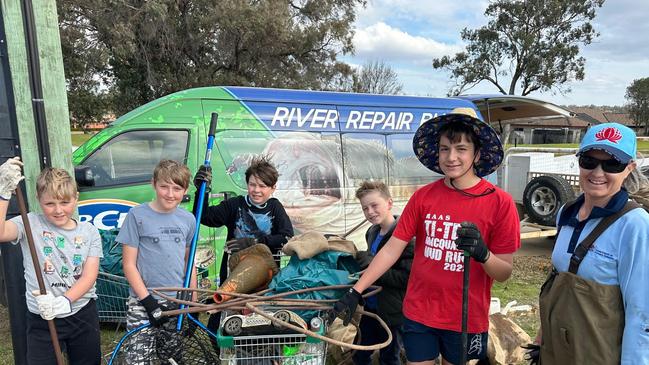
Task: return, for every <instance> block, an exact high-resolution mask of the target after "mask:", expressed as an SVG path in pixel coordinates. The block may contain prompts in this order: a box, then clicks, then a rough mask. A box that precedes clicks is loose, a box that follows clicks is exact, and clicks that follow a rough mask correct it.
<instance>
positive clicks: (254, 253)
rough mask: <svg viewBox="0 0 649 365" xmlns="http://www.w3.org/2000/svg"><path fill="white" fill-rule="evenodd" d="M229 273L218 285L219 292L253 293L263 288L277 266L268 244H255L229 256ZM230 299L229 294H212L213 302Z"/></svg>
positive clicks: (271, 277)
mask: <svg viewBox="0 0 649 365" xmlns="http://www.w3.org/2000/svg"><path fill="white" fill-rule="evenodd" d="M228 266H229V268H230V275H228V278H227V279H226V280H225V281H224V282H223V284H222V285H221V286H220V287H219V291H220V292H228V293H244V294H249V293H254V292H256V291H258V290H261V289H263V288H265V287H266V286H267V285H268V283H270V281H271V280H272V279H273V276H275V274H277V272H278V271H279V268H278V267H277V263H275V260H274V259H273V255H272V254H271V252H270V249H269V248H268V246H266V245H264V244H256V245H254V246H251V247H248V248H246V249H244V250H241V251H239V252H237V253H234V254H233V255H232V256H230V260H229V262H228ZM230 299H232V296H231V295H227V294H223V293H215V294H214V302H215V303H223V302H225V301H227V300H230Z"/></svg>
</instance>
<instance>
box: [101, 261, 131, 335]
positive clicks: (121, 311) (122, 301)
mask: <svg viewBox="0 0 649 365" xmlns="http://www.w3.org/2000/svg"><path fill="white" fill-rule="evenodd" d="M96 288H97V310H98V311H99V321H100V322H117V323H123V322H125V321H126V309H127V305H126V302H127V301H128V281H126V278H125V277H123V276H117V275H113V274H108V273H105V272H100V273H99V275H98V276H97V283H96Z"/></svg>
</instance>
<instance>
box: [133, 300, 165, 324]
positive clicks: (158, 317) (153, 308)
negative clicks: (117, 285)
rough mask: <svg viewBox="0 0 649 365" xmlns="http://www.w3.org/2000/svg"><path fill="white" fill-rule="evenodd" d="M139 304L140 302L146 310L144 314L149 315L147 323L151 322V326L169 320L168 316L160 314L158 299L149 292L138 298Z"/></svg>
mask: <svg viewBox="0 0 649 365" xmlns="http://www.w3.org/2000/svg"><path fill="white" fill-rule="evenodd" d="M140 304H142V306H143V307H144V309H145V310H146V314H147V315H148V316H149V323H151V326H153V327H160V326H162V325H163V324H164V323H165V322H167V321H168V320H169V317H165V316H163V315H162V306H160V303H158V300H157V299H156V298H154V297H153V296H152V295H151V294H149V295H148V296H146V297H145V298H144V299H142V300H140Z"/></svg>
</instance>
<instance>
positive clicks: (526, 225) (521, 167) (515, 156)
mask: <svg viewBox="0 0 649 365" xmlns="http://www.w3.org/2000/svg"><path fill="white" fill-rule="evenodd" d="M576 153H577V148H543V147H534V148H530V147H513V148H509V149H507V151H506V152H505V157H504V158H503V163H502V165H501V167H500V169H499V171H498V179H499V185H500V186H501V187H502V189H503V190H505V191H506V192H508V193H509V194H511V195H512V197H513V199H514V202H515V203H516V204H517V207H518V209H519V212H520V213H521V217H524V218H523V219H522V220H521V238H522V239H524V238H536V237H548V236H554V235H556V229H555V227H554V226H555V222H556V218H557V214H558V212H559V209H560V208H561V207H562V206H563V205H564V204H565V203H567V202H569V201H571V200H573V199H575V198H576V197H577V196H578V194H579V193H580V192H581V188H580V187H579V163H578V160H577V156H576ZM637 163H638V168H640V169H641V170H642V171H643V172H644V173H645V174H649V159H639V160H637Z"/></svg>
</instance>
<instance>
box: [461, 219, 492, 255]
mask: <svg viewBox="0 0 649 365" xmlns="http://www.w3.org/2000/svg"><path fill="white" fill-rule="evenodd" d="M455 245H456V246H457V249H458V250H464V251H467V252H468V253H469V255H471V257H473V258H474V259H475V260H476V261H478V262H481V263H483V264H484V263H485V262H487V260H488V259H489V255H490V253H489V249H488V248H487V245H485V243H484V241H483V240H482V237H481V236H480V230H479V229H478V227H477V226H476V225H475V224H473V223H471V222H462V223H461V224H460V229H458V230H457V239H456V240H455Z"/></svg>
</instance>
